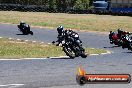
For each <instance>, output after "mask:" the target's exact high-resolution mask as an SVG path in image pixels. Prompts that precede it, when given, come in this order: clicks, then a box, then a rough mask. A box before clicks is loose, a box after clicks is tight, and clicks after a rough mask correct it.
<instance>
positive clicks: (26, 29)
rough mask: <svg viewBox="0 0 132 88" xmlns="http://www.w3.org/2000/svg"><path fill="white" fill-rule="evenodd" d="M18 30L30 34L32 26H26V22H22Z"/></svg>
mask: <svg viewBox="0 0 132 88" xmlns="http://www.w3.org/2000/svg"><path fill="white" fill-rule="evenodd" d="M18 28H19V29H20V30H21V31H23V32H25V31H28V32H30V26H29V25H28V24H26V23H25V22H24V21H21V22H20V25H18Z"/></svg>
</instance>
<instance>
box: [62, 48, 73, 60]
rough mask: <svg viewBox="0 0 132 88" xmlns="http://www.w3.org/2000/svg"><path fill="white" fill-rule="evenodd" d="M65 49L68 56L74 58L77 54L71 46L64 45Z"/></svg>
mask: <svg viewBox="0 0 132 88" xmlns="http://www.w3.org/2000/svg"><path fill="white" fill-rule="evenodd" d="M63 51H64V52H65V53H66V55H67V56H69V57H70V58H72V59H74V58H75V54H73V51H72V50H71V49H70V48H69V47H63Z"/></svg>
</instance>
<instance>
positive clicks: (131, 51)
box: [122, 51, 132, 53]
mask: <svg viewBox="0 0 132 88" xmlns="http://www.w3.org/2000/svg"><path fill="white" fill-rule="evenodd" d="M122 53H132V51H129V52H122Z"/></svg>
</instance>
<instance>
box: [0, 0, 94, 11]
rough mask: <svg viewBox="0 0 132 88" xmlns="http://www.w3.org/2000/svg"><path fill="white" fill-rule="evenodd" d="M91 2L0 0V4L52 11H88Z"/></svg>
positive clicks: (81, 0) (88, 0)
mask: <svg viewBox="0 0 132 88" xmlns="http://www.w3.org/2000/svg"><path fill="white" fill-rule="evenodd" d="M92 2H93V0H0V4H20V5H37V6H45V7H47V8H49V9H54V10H67V9H74V10H88V9H89V7H90V6H91V5H92Z"/></svg>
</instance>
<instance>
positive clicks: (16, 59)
mask: <svg viewBox="0 0 132 88" xmlns="http://www.w3.org/2000/svg"><path fill="white" fill-rule="evenodd" d="M45 59H49V58H20V59H0V61H17V60H45Z"/></svg>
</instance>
